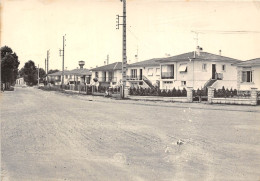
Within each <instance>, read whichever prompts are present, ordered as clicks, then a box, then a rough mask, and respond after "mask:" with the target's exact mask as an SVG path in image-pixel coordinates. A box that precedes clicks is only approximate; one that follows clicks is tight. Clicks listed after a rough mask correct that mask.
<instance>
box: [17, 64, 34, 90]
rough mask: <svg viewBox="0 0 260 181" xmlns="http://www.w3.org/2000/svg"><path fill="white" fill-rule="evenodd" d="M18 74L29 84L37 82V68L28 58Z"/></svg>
mask: <svg viewBox="0 0 260 181" xmlns="http://www.w3.org/2000/svg"><path fill="white" fill-rule="evenodd" d="M19 74H20V75H21V76H22V77H23V78H24V81H25V82H26V83H27V85H29V86H33V85H36V84H37V82H38V70H37V69H36V66H35V63H34V62H33V61H32V60H29V61H28V62H26V63H25V64H24V67H23V68H22V69H21V70H20V71H19Z"/></svg>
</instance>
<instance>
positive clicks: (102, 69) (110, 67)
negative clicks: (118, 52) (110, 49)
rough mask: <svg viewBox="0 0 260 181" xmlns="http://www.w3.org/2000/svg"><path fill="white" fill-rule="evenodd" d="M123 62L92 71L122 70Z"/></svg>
mask: <svg viewBox="0 0 260 181" xmlns="http://www.w3.org/2000/svg"><path fill="white" fill-rule="evenodd" d="M121 69H122V62H115V63H111V64H108V65H104V66H101V67H97V68H93V69H91V70H92V71H110V70H121Z"/></svg>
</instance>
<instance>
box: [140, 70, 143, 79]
mask: <svg viewBox="0 0 260 181" xmlns="http://www.w3.org/2000/svg"><path fill="white" fill-rule="evenodd" d="M142 79H143V69H140V80H142Z"/></svg>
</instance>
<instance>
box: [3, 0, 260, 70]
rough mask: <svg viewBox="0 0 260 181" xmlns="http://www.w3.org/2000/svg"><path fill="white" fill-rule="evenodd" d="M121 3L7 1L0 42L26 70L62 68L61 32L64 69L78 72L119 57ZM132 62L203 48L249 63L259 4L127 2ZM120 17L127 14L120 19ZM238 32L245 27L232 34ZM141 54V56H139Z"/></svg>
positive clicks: (259, 53) (258, 40)
mask: <svg viewBox="0 0 260 181" xmlns="http://www.w3.org/2000/svg"><path fill="white" fill-rule="evenodd" d="M122 11H123V3H122V2H120V0H73V1H72V0H2V1H1V41H0V43H1V47H2V46H4V45H7V46H9V47H11V48H12V49H13V51H14V52H16V53H17V55H18V57H19V61H20V66H19V68H22V67H23V66H24V64H25V62H27V61H28V60H33V61H34V62H35V64H36V65H38V64H39V66H40V67H41V68H44V67H45V58H46V57H47V50H50V59H49V70H50V69H59V70H62V57H60V56H59V49H62V43H63V42H62V40H63V36H64V35H65V34H66V36H65V37H66V46H65V67H67V69H68V70H71V69H75V68H77V67H79V66H78V61H80V60H83V61H85V63H86V64H85V66H84V68H94V67H96V66H102V65H104V61H106V58H107V55H109V63H113V62H118V61H122V26H120V29H119V30H118V29H116V15H122ZM126 11H127V20H126V21H127V59H128V63H134V62H136V61H143V60H148V59H152V58H160V57H165V56H169V55H170V56H174V55H178V54H181V53H185V52H190V51H194V50H195V48H196V45H197V40H196V33H194V32H192V31H195V32H199V33H198V45H199V46H201V47H202V48H203V50H204V51H206V52H209V53H214V54H218V52H219V50H221V51H222V55H223V56H227V57H231V58H236V59H239V60H248V59H253V58H258V57H260V46H259V45H260V21H259V20H260V1H245V0H244V1H225V2H224V1H205V0H203V1H202V0H200V1H199V0H197V1H192V0H186V1H180V0H178V1H177V0H126ZM120 21H122V19H120ZM237 31H245V32H242V33H235V32H237ZM135 55H138V60H137V59H136V58H135Z"/></svg>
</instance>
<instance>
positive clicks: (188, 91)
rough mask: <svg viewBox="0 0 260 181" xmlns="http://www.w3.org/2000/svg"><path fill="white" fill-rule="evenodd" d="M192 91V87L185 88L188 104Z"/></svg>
mask: <svg viewBox="0 0 260 181" xmlns="http://www.w3.org/2000/svg"><path fill="white" fill-rule="evenodd" d="M192 90H193V87H187V101H188V102H192V101H193V95H192Z"/></svg>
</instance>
